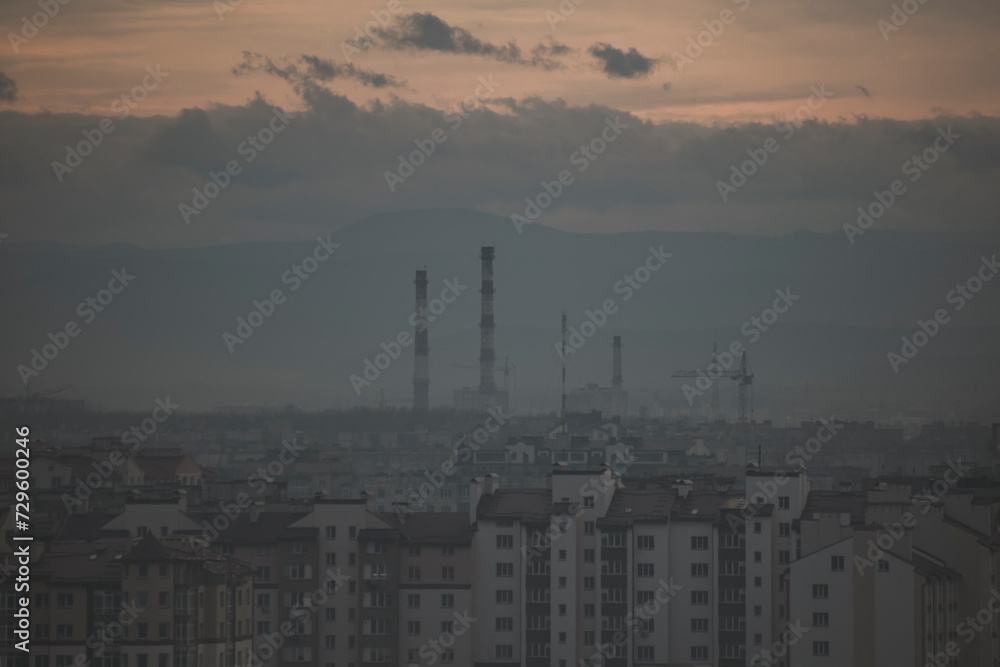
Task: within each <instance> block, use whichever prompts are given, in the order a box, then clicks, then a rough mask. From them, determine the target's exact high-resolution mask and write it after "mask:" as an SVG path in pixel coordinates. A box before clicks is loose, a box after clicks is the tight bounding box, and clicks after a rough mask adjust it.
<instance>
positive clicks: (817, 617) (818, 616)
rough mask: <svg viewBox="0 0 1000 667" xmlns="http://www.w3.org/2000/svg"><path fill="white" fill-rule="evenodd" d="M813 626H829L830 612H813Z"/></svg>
mask: <svg viewBox="0 0 1000 667" xmlns="http://www.w3.org/2000/svg"><path fill="white" fill-rule="evenodd" d="M813 627H814V628H828V627H830V614H827V613H826V612H813Z"/></svg>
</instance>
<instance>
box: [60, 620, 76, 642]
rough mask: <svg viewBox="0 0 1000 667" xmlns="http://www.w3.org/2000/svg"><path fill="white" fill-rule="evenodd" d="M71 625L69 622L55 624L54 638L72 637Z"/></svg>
mask: <svg viewBox="0 0 1000 667" xmlns="http://www.w3.org/2000/svg"><path fill="white" fill-rule="evenodd" d="M72 638H73V626H72V625H71V624H69V623H66V624H62V623H59V624H57V625H56V639H72Z"/></svg>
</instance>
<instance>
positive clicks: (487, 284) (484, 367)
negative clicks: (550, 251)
mask: <svg viewBox="0 0 1000 667" xmlns="http://www.w3.org/2000/svg"><path fill="white" fill-rule="evenodd" d="M479 259H481V260H483V286H482V289H480V290H479V293H480V294H482V295H483V306H482V309H483V312H482V318H481V319H480V320H479V332H480V345H479V393H480V394H482V395H484V396H485V395H492V394H494V393H495V392H496V385H495V384H494V378H493V363H494V361H495V355H494V351H493V247H492V246H483V247H482V249H481V252H480V253H479Z"/></svg>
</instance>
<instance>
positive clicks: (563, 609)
mask: <svg viewBox="0 0 1000 667" xmlns="http://www.w3.org/2000/svg"><path fill="white" fill-rule="evenodd" d="M559 615H560V616H565V615H566V605H564V604H561V605H559Z"/></svg>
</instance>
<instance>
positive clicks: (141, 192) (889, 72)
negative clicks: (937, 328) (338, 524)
mask: <svg viewBox="0 0 1000 667" xmlns="http://www.w3.org/2000/svg"><path fill="white" fill-rule="evenodd" d="M55 1H56V0H53V2H55ZM237 1H238V0H232V3H230V2H225V1H224V0H216V2H214V3H213V2H212V0H174V1H170V2H153V1H150V0H128V1H126V0H88V1H87V2H84V1H83V0H69V1H68V2H67V3H66V4H65V5H58V7H59V11H58V13H57V14H56V15H55V16H52V17H51V18H49V19H48V20H47V24H46V25H44V26H43V27H41V28H40V29H38V31H37V34H34V35H33V36H30V39H27V40H15V41H13V42H12V41H11V38H10V36H9V34H10V33H14V34H17V33H18V32H20V31H21V29H22V25H23V22H22V17H24V16H29V17H30V16H31V15H33V14H35V13H36V12H38V11H39V7H38V5H37V4H36V3H35V2H27V1H22V0H16V1H11V0H5V1H4V2H0V27H2V28H3V33H4V34H7V35H8V37H7V39H6V40H5V41H6V42H7V43H6V44H4V45H3V46H2V48H0V133H2V134H0V149H2V150H0V194H2V196H3V198H4V200H5V208H6V210H7V212H8V216H6V217H7V221H6V222H4V223H0V224H3V225H5V229H4V230H3V231H5V232H7V233H10V234H12V239H11V240H12V241H14V240H39V239H46V240H62V241H67V242H71V243H77V244H85V245H91V244H97V243H109V242H115V241H125V242H134V243H139V244H143V245H171V246H173V245H200V244H208V243H220V242H232V241H240V240H260V239H267V238H296V239H297V238H306V237H307V236H308V235H309V234H312V233H313V232H314V231H315V230H317V229H330V228H336V227H339V226H342V225H344V224H349V223H350V222H353V221H355V220H357V219H358V218H360V217H363V216H365V215H368V214H371V213H376V212H380V211H385V210H398V209H405V208H417V207H431V206H467V207H472V208H477V209H480V210H484V211H489V212H493V213H498V214H501V215H508V214H509V213H511V212H517V211H518V210H519V209H518V204H519V203H520V207H521V208H522V209H523V206H524V204H523V200H524V197H526V196H529V197H530V196H534V195H535V194H536V193H537V191H538V189H539V183H540V181H542V180H543V179H545V180H551V179H553V178H555V177H556V176H557V174H558V172H559V171H560V170H561V169H563V168H565V167H566V166H568V165H569V161H570V159H571V156H572V154H573V152H574V149H575V148H577V147H579V146H580V145H581V144H584V143H588V142H590V141H591V140H592V139H593V138H594V137H596V136H598V134H597V133H599V132H601V128H602V122H603V120H604V118H608V117H614V116H615V115H621V116H622V118H623V122H626V123H628V124H629V126H630V127H629V130H628V131H627V132H626V133H625V134H624V135H623V136H622V140H621V141H620V142H619V143H617V144H616V145H613V146H610V147H609V149H608V153H607V156H602V157H601V158H600V159H599V160H597V161H596V164H594V165H593V168H592V169H591V170H590V172H589V174H584V173H580V174H579V176H578V181H579V183H583V182H584V181H585V180H586V185H585V186H583V185H579V183H577V185H579V187H576V188H575V189H573V190H572V191H567V194H566V195H565V196H564V198H562V199H560V200H559V201H558V202H557V203H556V205H555V206H553V207H552V209H551V210H549V211H547V212H545V214H544V216H543V218H542V219H539V222H540V223H542V224H547V225H551V226H556V227H561V228H565V229H575V230H579V231H594V230H611V229H649V228H656V229H712V230H726V231H739V232H747V233H761V234H777V233H787V232H789V231H792V230H794V229H801V228H805V229H813V230H814V231H837V230H838V228H839V227H841V225H842V224H843V222H845V221H848V220H849V218H850V215H851V212H852V211H854V210H855V209H856V208H857V206H859V205H867V203H868V201H869V200H871V198H872V193H873V192H874V191H875V190H876V189H884V188H886V187H888V186H889V183H890V182H891V181H892V180H893V179H894V178H896V177H898V176H899V172H900V170H901V167H902V165H903V163H904V162H905V161H906V159H907V158H908V157H910V156H911V155H913V154H914V153H917V152H920V151H922V150H924V148H925V147H926V146H928V145H929V142H932V141H934V138H935V133H936V131H937V129H938V128H939V127H947V126H948V125H949V124H955V125H956V127H960V128H961V129H960V130H957V131H958V133H959V134H960V135H961V136H962V138H961V139H960V140H959V141H958V143H957V144H956V145H955V146H953V147H952V148H951V150H950V151H949V153H948V154H945V155H944V156H943V157H942V158H941V160H940V162H939V164H938V165H937V166H935V167H933V169H932V171H929V173H928V174H927V175H926V176H925V177H924V178H923V182H922V183H920V184H919V187H918V185H917V184H914V186H913V187H912V188H911V189H910V191H909V192H908V193H907V195H906V198H905V200H904V201H901V202H900V204H898V205H897V206H896V207H895V208H894V210H892V211H890V213H889V214H888V215H887V216H886V218H885V219H884V220H882V221H881V222H880V225H881V226H882V227H884V228H886V229H893V228H895V229H913V230H928V229H956V228H957V229H983V228H987V227H992V226H995V224H996V217H997V216H996V214H997V212H998V210H1000V206H998V195H997V194H996V193H995V192H994V191H995V190H996V188H995V183H996V178H997V176H998V174H1000V172H998V162H1000V160H998V150H997V149H998V146H1000V139H998V137H1000V133H998V124H997V117H998V116H1000V88H998V86H997V85H996V82H997V81H998V80H1000V77H998V75H1000V58H998V55H1000V53H998V46H997V40H996V35H997V34H1000V10H998V8H997V4H996V2H995V1H993V0H958V1H957V2H948V3H945V2H942V1H941V0H925V2H924V4H922V5H921V4H919V0H909V2H908V3H903V4H906V5H907V8H909V9H911V10H913V9H915V11H914V13H913V14H912V15H909V16H905V15H904V14H903V13H902V10H899V11H898V12H897V14H896V18H895V22H896V24H898V25H896V24H893V16H892V15H893V3H891V2H868V3H857V2H849V1H847V0H832V1H826V2H800V1H799V2H796V1H786V0H777V1H770V2H764V1H763V0H740V1H739V2H733V1H729V0H726V1H719V2H711V3H705V2H698V1H697V0H676V1H674V2H670V3H661V2H625V1H623V0H616V2H613V3H612V2H607V1H606V0H583V1H582V2H580V4H579V5H578V6H577V5H576V4H575V3H574V2H573V0H564V1H563V2H562V3H561V5H560V3H559V2H558V1H557V0H531V1H519V0H505V1H503V2H500V1H495V2H494V1H487V2H475V3H471V2H467V1H457V0H454V1H446V0H438V1H428V2H416V1H409V0H403V1H401V2H399V3H398V8H397V5H396V3H392V4H390V3H389V2H388V1H378V2H350V3H347V2H320V1H315V0H294V1H288V2H281V1H274V0H270V1H268V0H243V1H242V3H241V4H235V3H236V2H237ZM577 1H580V0H577ZM391 8H394V9H397V11H395V12H392V11H390V9H391ZM561 8H562V9H561ZM568 8H573V11H572V12H569V11H568ZM372 11H375V12H380V13H381V15H382V16H383V17H384V18H387V19H388V22H387V25H386V26H385V28H384V29H382V30H381V31H380V32H379V34H377V35H376V38H375V40H374V41H372V42H371V43H367V44H365V43H361V44H360V46H362V47H364V48H363V49H361V50H360V51H359V52H356V53H349V54H345V50H344V45H345V44H349V45H357V42H355V39H356V35H357V33H356V31H355V28H362V29H364V27H365V24H366V23H367V22H369V21H372V14H371V12H372ZM904 16H905V22H904V21H903V17H904ZM720 19H721V20H720ZM879 21H882V24H881V27H880V24H879ZM890 26H891V28H890ZM897 27H898V29H896V28H897ZM709 30H714V31H715V33H716V34H715V35H712V34H711V33H710V32H709ZM25 34H29V33H25ZM698 41H700V42H701V45H702V46H700V47H695V46H692V44H694V43H696V42H698ZM699 48H700V53H699V51H698V49H699ZM15 50H16V53H15ZM347 56H350V58H349V59H348V57H347ZM679 56H682V57H684V58H686V59H687V60H683V61H681V60H678V57H679ZM147 68H153V69H154V70H155V69H156V68H159V71H160V72H162V73H166V74H165V75H163V76H162V78H161V81H162V82H161V83H158V84H157V85H156V86H155V88H153V89H150V90H148V91H142V96H143V97H144V98H145V99H143V100H142V101H141V102H138V103H137V104H135V105H134V108H132V109H129V117H128V118H124V119H123V118H121V114H122V112H123V110H124V109H125V107H124V106H123V103H122V102H121V101H120V98H121V97H122V95H123V94H131V93H130V91H132V90H133V89H134V87H135V86H139V85H141V84H142V83H143V81H144V80H145V81H147V82H150V81H152V80H151V79H150V78H149V75H148V74H147V72H148V71H149V70H147ZM481 80H486V81H492V82H496V84H497V85H496V87H495V90H493V91H492V92H490V93H489V94H488V95H483V96H482V100H481V103H479V104H477V106H478V109H477V110H476V111H475V112H474V113H473V114H472V116H473V117H472V118H471V119H469V120H468V121H467V122H466V123H465V126H464V127H463V128H454V127H449V125H448V123H447V121H446V120H445V119H444V118H443V117H442V111H447V110H449V109H452V108H453V107H454V105H456V104H457V103H459V102H461V101H462V100H463V99H466V98H468V97H469V96H470V95H474V94H475V93H476V92H477V90H478V91H480V92H481V91H482V90H483V89H482V88H481V83H480V82H481ZM814 91H824V92H825V93H826V98H825V99H824V100H823V102H822V104H818V103H816V100H815V98H814V103H813V106H812V108H806V107H803V106H802V105H803V104H804V103H806V102H807V100H808V99H809V98H810V96H811V95H814ZM116 100H118V102H116ZM269 105H280V106H281V107H282V108H284V109H286V110H290V111H292V112H298V113H299V115H298V116H297V120H295V121H292V122H291V123H290V125H289V128H288V130H287V132H286V133H284V134H282V135H280V139H278V140H276V141H275V142H274V144H273V145H271V146H268V149H269V151H268V152H261V155H259V156H258V158H259V159H258V161H256V163H255V164H247V163H243V162H242V160H243V157H241V156H240V155H239V154H238V146H239V145H240V142H241V138H245V137H246V136H247V135H248V134H251V133H256V132H257V130H258V129H259V128H261V127H262V126H263V125H262V123H267V122H269V110H268V109H267V106H269ZM799 109H802V112H801V115H800V118H808V119H811V120H810V121H809V122H808V123H807V124H805V125H802V126H800V127H798V128H797V132H796V134H795V136H790V135H784V136H783V135H781V134H776V131H775V127H774V125H773V123H774V121H775V120H779V119H782V118H786V117H787V116H788V115H789V114H795V113H796V111H797V110H799ZM5 110H9V111H7V112H5ZM103 117H109V118H111V119H112V120H113V122H114V125H115V131H114V132H113V133H111V134H108V135H106V136H105V137H104V141H103V142H102V145H100V146H97V147H96V148H95V150H94V154H93V155H92V156H90V157H87V158H85V159H84V160H83V164H82V165H81V166H79V167H78V168H74V169H73V170H72V173H66V172H64V173H62V174H60V173H59V170H58V168H56V167H54V166H53V164H52V163H53V162H56V161H64V160H65V159H66V145H67V144H70V143H73V142H78V141H79V140H80V139H82V135H81V132H83V131H84V130H90V131H93V128H96V127H98V123H99V121H100V120H101V118H103ZM813 120H815V121H819V122H813ZM438 127H440V128H442V129H443V130H445V131H446V133H447V134H448V140H449V143H446V144H443V145H441V146H440V149H439V150H438V151H437V154H436V155H433V156H431V157H430V158H428V160H427V165H426V166H424V167H422V168H421V169H419V170H418V172H417V174H416V175H415V176H413V177H412V179H410V180H407V182H405V183H403V184H402V185H400V186H399V187H398V188H395V189H392V190H390V188H389V187H387V183H386V178H385V172H386V171H387V170H392V169H395V168H396V166H397V165H398V156H399V155H400V154H405V153H407V152H408V151H411V150H413V147H414V145H413V142H414V141H415V140H420V139H423V138H426V137H428V136H429V135H430V133H431V132H432V131H433V130H434V129H435V128H438ZM465 127H468V128H470V129H465ZM769 137H775V138H776V139H777V140H778V141H779V143H780V144H781V149H782V151H780V152H778V153H777V154H775V155H773V156H772V157H771V160H772V161H773V163H772V164H770V165H766V166H764V167H762V168H761V173H760V174H759V175H756V176H755V177H754V178H752V179H751V180H750V182H749V183H748V184H747V186H746V187H745V188H741V189H740V190H739V191H738V192H736V193H735V194H732V196H731V197H727V198H726V200H725V201H723V198H722V196H721V194H720V192H719V186H718V182H719V181H720V180H723V179H726V178H728V175H729V172H730V167H731V165H733V164H739V163H740V162H741V161H743V160H745V159H747V155H746V151H747V150H752V149H756V148H759V147H760V146H761V145H762V144H763V142H764V141H766V140H767V138H769ZM234 158H235V159H238V160H240V161H241V164H242V166H244V167H246V168H245V169H244V170H243V173H241V174H240V175H239V176H237V177H236V178H235V179H234V181H233V185H232V186H231V189H230V190H227V191H225V192H224V193H223V194H222V195H221V196H220V197H219V201H218V202H213V203H212V205H211V206H210V207H209V209H208V210H206V211H205V212H204V213H202V214H200V215H198V216H197V217H195V218H190V219H191V220H192V222H191V224H185V220H184V219H183V218H182V215H180V214H179V213H178V207H179V205H180V204H181V203H183V202H184V201H185V197H187V199H188V200H190V199H191V196H192V195H191V192H192V191H191V188H193V187H198V186H199V185H201V184H203V183H204V182H205V181H206V179H207V177H208V173H209V171H210V170H213V169H219V168H222V167H223V166H224V165H225V164H226V162H227V161H229V160H231V159H234ZM60 178H61V180H60ZM237 192H238V194H237ZM946 214H947V217H949V218H950V219H949V220H947V221H946V220H945V217H946ZM855 217H856V215H855Z"/></svg>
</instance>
